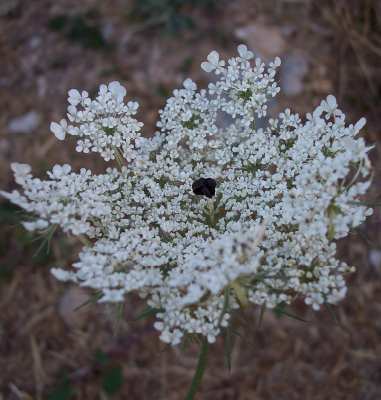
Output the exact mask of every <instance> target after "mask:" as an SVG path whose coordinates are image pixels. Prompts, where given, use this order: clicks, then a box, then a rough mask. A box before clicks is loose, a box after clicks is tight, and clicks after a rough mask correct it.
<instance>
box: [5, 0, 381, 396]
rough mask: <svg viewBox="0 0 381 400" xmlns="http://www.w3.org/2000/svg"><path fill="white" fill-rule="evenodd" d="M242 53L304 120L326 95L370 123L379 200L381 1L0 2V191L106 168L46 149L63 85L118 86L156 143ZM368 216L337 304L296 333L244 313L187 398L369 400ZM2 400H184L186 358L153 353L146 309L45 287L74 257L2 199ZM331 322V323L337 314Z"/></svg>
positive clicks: (373, 292) (375, 386) (373, 357)
mask: <svg viewBox="0 0 381 400" xmlns="http://www.w3.org/2000/svg"><path fill="white" fill-rule="evenodd" d="M241 42H244V43H246V44H247V45H248V46H249V47H250V48H251V49H252V50H254V51H255V52H256V54H257V55H260V56H261V57H263V58H264V59H267V60H268V59H271V58H273V57H274V56H276V55H279V56H281V57H282V61H283V65H282V68H281V72H280V76H279V78H280V82H281V87H282V90H283V92H282V95H281V96H280V97H279V99H277V100H276V101H275V102H274V104H273V105H272V109H273V111H274V112H275V111H279V110H281V109H283V108H284V107H286V106H291V108H292V109H293V110H295V111H297V112H300V113H302V114H304V113H305V112H308V111H310V110H311V109H312V107H315V106H316V105H317V104H318V103H319V102H320V100H321V99H322V98H323V97H326V96H327V94H329V93H333V94H335V95H336V97H337V98H338V101H339V104H340V106H341V108H342V109H343V110H344V111H345V112H346V113H347V114H348V116H349V119H350V121H351V122H354V121H356V120H357V119H359V118H360V117H361V116H366V118H367V120H368V124H367V126H366V128H365V129H364V135H365V137H366V139H367V141H368V142H369V143H373V144H374V145H375V148H374V150H372V153H371V158H372V161H373V163H374V171H375V174H374V184H373V186H372V189H371V190H370V192H369V194H368V199H367V200H368V201H371V202H375V203H377V202H380V198H381V189H380V178H381V176H380V167H381V164H380V163H381V161H380V140H381V136H380V134H381V1H379V0H338V1H334V0H277V1H275V0H258V1H255V0H237V1H225V0H218V1H215V0H188V1H185V0H183V1H181V0H139V1H138V0H136V1H128V0H109V1H101V0H99V1H97V0H82V1H75V0H55V1H50V0H33V1H28V0H0V110H1V112H0V187H1V189H3V190H4V189H6V190H11V189H13V188H14V187H15V185H14V182H13V179H12V176H11V172H10V168H9V163H10V162H11V161H18V162H27V163H30V164H32V166H33V169H34V173H35V174H37V175H40V176H44V171H45V170H46V169H47V168H50V167H52V166H53V165H54V164H55V163H63V162H68V161H69V162H70V163H72V164H74V166H75V167H79V166H81V165H86V166H91V167H92V168H93V169H95V170H102V169H103V168H104V164H102V162H100V159H99V158H97V157H92V156H87V157H83V156H82V157H78V155H76V154H75V152H74V146H73V142H72V141H70V140H67V141H65V142H64V143H58V142H57V140H56V139H55V138H54V136H53V135H52V134H51V133H50V132H49V123H50V121H51V120H57V119H59V118H60V117H61V116H62V115H63V114H64V111H65V109H66V93H67V91H68V90H69V89H71V88H78V89H86V90H88V91H89V92H90V93H94V92H95V91H96V90H97V87H98V86H99V84H100V83H103V82H109V81H112V80H119V81H121V83H122V84H124V85H126V86H127V89H128V97H129V98H135V99H137V100H138V101H139V102H140V104H141V111H140V114H139V117H140V120H142V121H143V122H144V123H145V128H144V130H145V133H146V134H150V133H152V132H153V130H154V124H155V120H156V117H157V111H158V109H159V108H161V107H162V106H163V105H164V102H165V98H166V97H167V96H168V95H169V94H170V93H171V91H172V90H173V89H174V88H176V87H178V86H179V85H180V84H181V82H182V81H183V80H184V79H185V78H186V77H188V76H190V77H192V78H193V79H194V80H195V81H196V82H197V83H198V84H200V85H205V84H206V83H207V80H206V75H205V74H204V73H203V72H202V71H200V68H199V65H200V62H201V61H203V60H204V59H205V58H206V55H207V54H208V53H209V52H210V51H211V50H213V49H216V50H218V51H219V52H220V53H221V54H223V55H224V56H231V55H233V54H234V51H235V46H236V45H237V44H239V43H241ZM380 217H381V215H380V207H379V206H376V207H375V212H374V215H373V216H372V217H371V218H370V219H369V220H368V221H367V223H366V225H364V226H363V227H361V228H360V229H359V230H357V231H356V232H353V234H352V235H351V236H350V237H349V238H347V239H346V240H344V241H343V242H342V243H340V244H339V248H340V250H339V251H340V253H341V256H342V257H343V259H345V260H346V261H347V262H349V263H350V264H353V265H356V266H357V267H358V271H357V273H356V274H354V275H353V276H352V277H351V278H350V283H349V287H350V290H349V295H348V297H347V298H346V299H345V301H343V302H342V303H341V304H340V305H339V307H337V308H336V309H335V311H334V312H332V310H327V309H323V310H322V311H320V312H319V313H313V312H311V311H309V310H307V309H306V308H305V307H304V306H303V305H302V304H298V305H295V307H294V310H293V311H294V312H295V313H297V314H298V315H301V316H302V317H303V318H305V319H307V320H308V321H309V322H308V323H303V322H299V321H297V320H295V319H291V318H287V317H285V316H282V317H280V316H279V315H278V316H277V315H276V314H274V313H272V312H267V313H266V314H265V315H264V319H263V322H262V324H261V326H260V327H258V324H257V323H256V320H257V319H258V310H252V311H250V312H248V313H247V316H246V320H247V326H244V327H243V328H242V329H241V332H243V334H242V336H241V337H240V338H238V339H237V341H236V345H235V347H234V350H233V354H232V370H231V372H229V371H228V370H227V368H226V367H225V366H224V357H223V352H224V351H223V343H222V341H221V342H218V343H217V344H216V345H215V346H214V347H213V348H212V350H211V353H210V359H209V366H208V369H207V373H206V376H205V379H204V382H203V385H202V390H201V392H200V394H199V395H198V398H199V399H210V400H220V399H226V400H230V399H239V400H252V399H253V400H254V399H255V400H260V399H261V400H262V399H263V400H265V399H277V400H283V399H284V400H293V399H295V400H296V399H306V400H309V399H313V400H318V399H319V400H320V399H330V400H332V399H333V400H340V399H348V400H351V399H356V400H359V399H361V400H377V399H381V302H380V300H381V279H380V278H381V230H380V228H381V225H380V222H381V220H380ZM0 220H1V228H0V399H1V400H3V399H4V400H5V399H23V400H24V399H28V400H31V399H48V400H67V399H78V400H82V399H90V400H92V399H102V400H103V399H129V400H130V399H137V400H140V399H162V400H164V399H166V400H178V399H183V398H184V396H185V393H186V389H187V387H188V385H189V383H190V380H191V377H192V373H193V369H194V367H195V364H196V354H197V346H190V347H189V348H187V349H180V348H179V349H172V348H169V347H167V346H164V345H163V344H162V343H160V342H159V340H158V337H157V333H156V332H155V331H154V329H153V328H152V321H151V320H147V321H138V322H134V318H135V317H136V315H137V314H138V313H139V311H141V310H142V309H143V308H144V304H142V303H141V302H139V300H138V299H135V298H128V299H127V300H126V304H125V308H124V312H123V320H122V321H120V322H119V323H117V322H116V321H117V319H116V318H115V310H113V309H110V308H108V307H106V306H98V305H97V306H95V305H89V306H87V307H83V308H81V309H80V310H78V311H76V312H74V311H73V309H74V308H75V307H76V306H78V305H80V304H82V303H83V302H85V301H86V300H87V299H88V296H89V294H88V293H87V292H86V291H82V290H80V289H79V288H77V287H74V286H71V285H68V284H67V285H66V284H63V283H59V282H57V281H56V280H55V279H54V278H53V277H52V276H51V275H50V274H49V268H50V267H51V266H53V265H70V263H71V262H72V261H73V260H75V258H76V252H77V246H76V244H75V243H74V242H73V241H72V240H71V239H67V238H64V237H62V236H60V234H57V235H55V237H54V240H53V243H52V247H51V251H50V253H49V254H47V252H46V249H42V251H40V252H39V253H38V254H37V255H36V252H37V250H38V247H39V245H40V243H38V242H36V241H34V240H33V237H32V236H31V235H29V234H27V233H26V232H25V231H24V230H23V229H22V228H21V227H20V226H18V224H19V221H20V215H19V212H18V210H17V209H16V208H15V207H13V206H12V205H10V204H9V203H7V202H5V201H3V200H0ZM333 314H334V315H333Z"/></svg>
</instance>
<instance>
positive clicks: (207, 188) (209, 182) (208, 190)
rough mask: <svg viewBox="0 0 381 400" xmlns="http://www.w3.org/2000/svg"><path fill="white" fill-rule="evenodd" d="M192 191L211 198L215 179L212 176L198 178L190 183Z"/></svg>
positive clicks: (214, 187) (214, 191)
mask: <svg viewBox="0 0 381 400" xmlns="http://www.w3.org/2000/svg"><path fill="white" fill-rule="evenodd" d="M192 189H193V193H194V194H197V196H206V197H208V198H209V199H211V198H212V197H213V196H214V195H215V193H216V181H215V180H214V179H213V178H200V179H197V180H195V181H194V182H193V184H192Z"/></svg>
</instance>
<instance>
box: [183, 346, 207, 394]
mask: <svg viewBox="0 0 381 400" xmlns="http://www.w3.org/2000/svg"><path fill="white" fill-rule="evenodd" d="M208 350H209V343H208V339H207V338H203V339H202V343H201V350H200V354H199V356H198V362H197V368H196V371H195V373H194V375H193V379H192V383H191V386H190V388H189V390H188V393H187V396H186V397H185V400H193V399H194V396H195V394H196V393H197V390H198V388H199V386H200V383H201V381H202V377H203V375H204V372H205V368H206V364H207V360H208Z"/></svg>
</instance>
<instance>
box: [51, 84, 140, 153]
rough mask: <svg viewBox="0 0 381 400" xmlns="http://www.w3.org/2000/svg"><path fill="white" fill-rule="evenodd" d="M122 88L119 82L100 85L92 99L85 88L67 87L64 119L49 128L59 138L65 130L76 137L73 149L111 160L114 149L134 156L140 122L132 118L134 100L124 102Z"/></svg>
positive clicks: (63, 137) (61, 137)
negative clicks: (98, 154) (80, 89)
mask: <svg viewBox="0 0 381 400" xmlns="http://www.w3.org/2000/svg"><path fill="white" fill-rule="evenodd" d="M126 93H127V92H126V89H125V88H124V87H123V86H121V84H120V83H119V82H111V83H110V84H109V85H108V86H106V85H101V86H100V88H99V92H98V96H97V97H96V99H95V100H91V99H90V98H89V94H88V93H87V92H86V91H82V93H80V92H79V91H78V90H76V89H72V90H69V98H68V102H69V107H68V109H67V118H68V120H69V123H71V124H70V125H69V124H68V122H67V121H66V119H62V120H61V121H60V123H59V124H58V123H57V122H52V123H51V125H50V129H51V131H52V132H53V133H54V135H55V136H56V137H57V139H59V140H64V139H65V136H66V133H68V134H70V135H73V136H78V137H79V138H80V139H79V140H78V141H77V147H76V150H77V151H78V152H84V153H89V152H90V151H92V152H96V153H100V155H101V156H102V157H103V158H104V159H105V160H106V161H109V160H113V159H114V158H115V157H116V156H115V153H116V151H117V150H118V151H121V152H122V154H123V156H124V157H125V158H126V159H128V160H129V159H131V158H133V157H134V155H135V152H134V144H135V139H137V138H138V137H139V131H140V129H141V127H142V126H143V124H142V123H141V122H138V121H137V120H136V119H134V118H132V116H133V115H135V114H136V112H137V110H138V107H139V105H138V103H136V102H134V101H130V102H128V103H127V104H124V102H123V100H124V97H125V96H126Z"/></svg>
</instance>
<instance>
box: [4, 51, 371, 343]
mask: <svg viewBox="0 0 381 400" xmlns="http://www.w3.org/2000/svg"><path fill="white" fill-rule="evenodd" d="M238 53H239V55H238V56H237V57H234V58H231V59H229V60H228V61H227V62H225V61H223V60H221V59H220V56H219V54H218V53H217V52H215V51H213V52H212V53H210V54H209V56H208V58H207V61H205V62H203V63H202V65H201V66H202V68H203V69H204V70H205V71H206V72H211V73H214V74H215V75H216V79H215V81H214V83H210V84H209V86H208V89H207V90H205V89H202V90H200V91H198V90H197V86H196V84H195V83H194V82H193V81H191V80H190V79H187V80H185V81H184V84H183V88H181V89H178V90H175V91H174V92H173V97H171V98H169V99H168V101H167V103H166V106H165V107H164V109H163V110H162V111H160V120H159V122H158V124H157V125H158V128H159V132H157V133H156V134H155V135H154V136H153V137H152V138H143V137H140V136H138V132H139V129H140V127H141V125H142V124H140V123H138V122H137V121H136V120H134V119H133V118H132V117H131V116H132V115H133V114H134V113H135V111H136V109H137V103H134V102H130V103H128V104H127V105H124V103H123V99H124V97H125V94H126V91H125V89H124V88H123V87H122V86H121V85H120V84H119V83H117V82H112V83H110V84H109V85H108V86H105V85H102V86H101V87H100V90H99V95H98V97H97V98H96V99H95V100H90V99H89V97H88V94H87V93H86V92H82V94H80V93H79V92H78V91H77V90H71V91H69V103H70V106H69V108H68V119H69V121H70V123H72V124H73V125H68V123H67V122H66V120H62V121H61V122H60V124H56V123H52V126H51V129H52V131H53V132H54V133H55V135H56V136H57V137H58V138H59V139H64V137H65V133H66V132H67V133H69V134H71V135H75V136H78V137H80V138H81V139H80V140H79V141H78V144H77V150H78V151H84V152H87V151H89V150H92V151H96V152H99V153H100V154H101V156H102V157H103V158H104V159H105V160H110V159H113V158H117V160H118V162H119V164H121V162H122V161H123V160H122V157H123V158H124V163H125V165H123V166H120V167H119V168H118V169H116V168H109V169H107V170H106V172H105V173H104V174H103V175H94V174H92V173H91V171H89V170H85V169H81V170H80V172H79V173H75V172H72V171H71V168H70V166H68V165H63V166H58V165H56V166H54V168H53V169H52V171H50V172H48V175H49V178H50V179H48V180H46V181H43V180H40V179H37V178H33V177H32V175H31V169H30V167H29V166H28V165H25V164H12V169H13V171H14V173H15V178H16V182H17V183H19V184H20V185H21V186H22V187H23V194H21V193H19V192H18V191H13V192H12V193H7V192H1V194H2V195H3V196H5V197H7V198H8V199H9V200H11V201H12V202H14V203H15V204H17V205H19V206H20V207H22V208H24V209H25V210H26V211H28V212H30V213H31V214H32V215H33V216H34V217H35V219H34V220H33V221H32V222H25V223H24V225H25V227H26V228H27V229H29V230H40V231H41V230H44V229H46V228H47V227H48V226H50V225H56V226H60V227H61V228H62V229H63V231H64V232H67V233H71V234H73V235H81V236H84V237H86V238H87V239H88V245H86V246H85V247H84V249H83V250H82V252H81V253H80V255H79V261H78V262H76V263H75V264H74V266H73V267H74V269H73V270H62V269H53V273H54V275H55V276H56V277H57V278H58V279H60V280H63V281H74V282H77V283H78V284H80V285H83V286H86V287H91V288H94V289H97V290H99V291H100V293H101V295H102V297H101V299H100V301H109V302H110V301H111V302H121V301H123V298H124V295H125V294H126V293H127V292H130V291H138V293H139V294H140V295H141V296H142V297H144V298H146V300H147V303H148V305H149V306H150V307H152V308H153V309H154V310H156V311H157V312H156V317H157V322H156V323H155V327H156V328H157V329H158V330H159V331H161V339H162V340H163V341H165V342H168V343H171V344H174V345H175V344H178V343H179V342H181V340H182V338H183V336H184V334H194V333H195V334H201V335H204V336H205V337H207V338H208V341H209V342H213V341H214V340H215V338H216V337H217V336H218V334H219V332H220V330H221V327H224V326H227V325H228V323H229V317H230V314H231V312H233V310H234V309H236V308H238V307H244V306H247V305H248V304H250V303H253V304H257V305H262V306H265V307H269V308H273V307H276V306H277V305H279V304H284V303H286V304H289V303H291V302H292V301H293V300H294V299H295V298H296V297H298V296H299V297H303V298H304V299H305V302H306V303H307V304H310V305H311V306H312V307H313V308H314V309H316V310H317V309H319V307H320V306H321V305H322V304H324V303H332V304H333V303H337V302H338V301H339V300H341V299H342V298H343V297H344V296H345V293H346V284H345V280H344V276H345V274H346V273H347V272H349V271H351V268H350V267H348V266H347V265H346V264H345V263H343V262H341V261H339V260H337V259H336V257H335V253H336V245H335V242H334V241H335V240H336V239H338V238H341V237H344V236H346V235H347V234H348V232H349V230H350V229H351V228H354V227H356V226H358V225H359V224H360V223H361V222H362V221H364V219H365V218H366V216H368V215H370V214H371V212H372V210H370V209H368V208H367V207H364V206H361V205H358V203H356V200H358V198H359V196H361V195H363V194H364V193H365V192H366V190H367V188H368V187H369V185H370V163H369V159H368V156H367V153H368V151H369V147H366V145H365V143H364V140H363V139H361V138H357V137H356V136H357V134H358V132H359V131H360V129H361V128H362V127H363V125H364V124H365V120H364V119H361V120H360V121H359V122H358V123H357V124H355V125H348V124H345V116H344V114H343V113H342V112H341V111H340V110H339V109H338V108H337V104H336V100H335V98H334V97H333V96H328V97H327V99H326V100H324V101H322V103H321V104H320V105H319V106H318V107H317V108H316V109H315V110H314V111H313V112H312V113H311V114H308V115H307V117H306V120H305V121H302V120H301V118H300V117H299V115H297V114H292V113H291V112H290V110H288V109H287V110H285V111H284V112H283V113H281V114H280V115H279V116H278V118H277V119H269V120H268V121H267V122H268V124H267V127H266V128H259V127H258V126H259V124H258V121H259V120H262V121H261V123H262V125H263V119H264V118H265V117H266V113H267V102H268V100H269V98H271V97H273V96H275V95H276V94H277V93H278V92H279V87H278V86H277V84H276V82H275V75H276V69H277V68H278V67H279V66H280V60H279V59H278V58H276V59H275V60H274V62H272V63H270V64H269V65H268V66H266V65H265V64H264V63H263V62H262V61H261V60H259V59H254V61H251V60H252V59H253V57H254V56H253V53H252V52H251V51H249V50H248V49H247V48H246V46H244V45H240V46H239V47H238ZM79 106H80V107H81V109H79V108H78V107H79ZM221 116H225V120H226V119H228V120H229V121H230V123H229V124H228V126H226V124H225V126H221V124H220V122H219V121H220V120H221ZM126 161H128V163H126Z"/></svg>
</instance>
